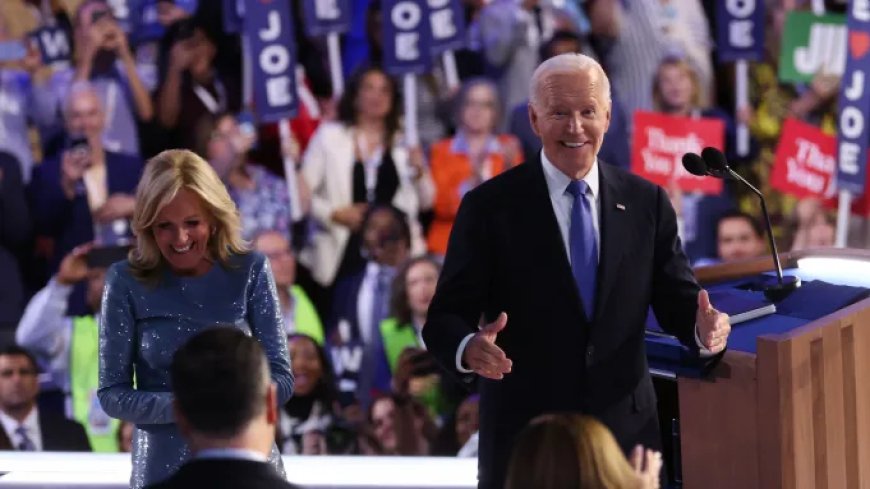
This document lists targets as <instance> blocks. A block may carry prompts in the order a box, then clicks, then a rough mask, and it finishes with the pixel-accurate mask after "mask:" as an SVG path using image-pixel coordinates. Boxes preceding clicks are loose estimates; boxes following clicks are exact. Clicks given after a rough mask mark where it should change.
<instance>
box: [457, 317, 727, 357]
mask: <svg viewBox="0 0 870 489" xmlns="http://www.w3.org/2000/svg"><path fill="white" fill-rule="evenodd" d="M695 343H697V344H698V355H700V357H701V358H710V357H712V356H713V355H715V353H713V352H712V351H710V349H709V348H707V347H706V346H704V343H702V342H701V337H700V336H698V325H697V324H696V325H695ZM459 346H460V348H461V347H462V345H461V344H460V345H459Z"/></svg>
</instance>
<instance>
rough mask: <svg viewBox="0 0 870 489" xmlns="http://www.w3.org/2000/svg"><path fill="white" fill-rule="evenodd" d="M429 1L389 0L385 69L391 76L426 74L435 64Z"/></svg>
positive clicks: (385, 36)
mask: <svg viewBox="0 0 870 489" xmlns="http://www.w3.org/2000/svg"><path fill="white" fill-rule="evenodd" d="M428 10H429V8H428V6H427V4H426V0H386V1H385V2H384V10H383V25H384V69H385V70H386V71H387V73H389V74H391V75H406V74H422V73H426V72H427V71H429V69H430V67H431V64H432V57H431V42H432V41H431V32H430V28H429V22H428V21H427V20H428V18H429V15H428V14H429V12H428Z"/></svg>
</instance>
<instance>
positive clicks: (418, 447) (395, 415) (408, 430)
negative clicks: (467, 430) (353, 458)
mask: <svg viewBox="0 0 870 489" xmlns="http://www.w3.org/2000/svg"><path fill="white" fill-rule="evenodd" d="M367 421H368V423H367V426H366V428H365V429H364V430H363V432H362V433H361V435H362V438H363V440H364V442H362V443H361V444H362V445H363V447H364V453H366V454H369V455H429V454H430V453H431V447H432V443H433V441H434V440H435V436H436V435H437V428H436V426H435V423H434V422H433V421H432V418H431V417H430V416H429V413H428V412H427V410H426V408H425V407H424V406H423V405H422V404H420V403H419V402H418V401H416V400H415V399H412V398H410V397H408V396H403V395H400V394H391V395H388V396H380V397H377V398H375V400H374V401H373V402H372V405H371V407H370V408H369V411H368V420H367Z"/></svg>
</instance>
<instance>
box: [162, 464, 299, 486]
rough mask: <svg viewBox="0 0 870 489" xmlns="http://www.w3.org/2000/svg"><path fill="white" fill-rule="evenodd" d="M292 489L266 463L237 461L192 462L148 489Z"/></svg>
mask: <svg viewBox="0 0 870 489" xmlns="http://www.w3.org/2000/svg"><path fill="white" fill-rule="evenodd" d="M194 487H208V488H210V489H222V488H226V489H231V488H233V489H234V488H241V487H244V488H246V489H294V488H297V487H298V486H295V485H293V484H290V483H289V482H287V481H286V480H285V479H284V478H283V477H281V476H279V475H278V473H277V472H275V469H274V467H272V466H271V465H270V464H268V463H266V462H260V461H256V460H245V459H237V458H202V459H194V460H191V461H190V462H187V463H186V464H184V465H182V466H181V468H180V469H178V472H176V473H175V474H173V475H172V477H170V478H169V479H166V480H165V481H163V482H160V483H158V484H154V485H153V486H150V487H149V489H189V488H194Z"/></svg>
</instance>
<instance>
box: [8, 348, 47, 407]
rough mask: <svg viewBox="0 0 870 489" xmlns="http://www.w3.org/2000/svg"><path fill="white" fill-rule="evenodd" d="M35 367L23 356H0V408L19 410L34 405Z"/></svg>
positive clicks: (37, 388)
mask: <svg viewBox="0 0 870 489" xmlns="http://www.w3.org/2000/svg"><path fill="white" fill-rule="evenodd" d="M38 393H39V383H38V382H37V379H36V367H35V366H34V365H32V364H31V363H30V359H28V358H27V357H26V356H24V355H0V407H2V409H3V410H5V411H10V410H20V409H23V408H25V407H27V406H32V405H33V404H35V403H36V395H37V394H38Z"/></svg>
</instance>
